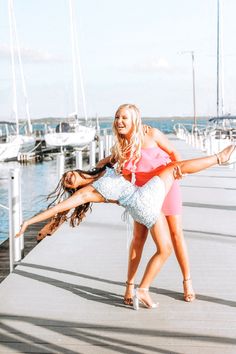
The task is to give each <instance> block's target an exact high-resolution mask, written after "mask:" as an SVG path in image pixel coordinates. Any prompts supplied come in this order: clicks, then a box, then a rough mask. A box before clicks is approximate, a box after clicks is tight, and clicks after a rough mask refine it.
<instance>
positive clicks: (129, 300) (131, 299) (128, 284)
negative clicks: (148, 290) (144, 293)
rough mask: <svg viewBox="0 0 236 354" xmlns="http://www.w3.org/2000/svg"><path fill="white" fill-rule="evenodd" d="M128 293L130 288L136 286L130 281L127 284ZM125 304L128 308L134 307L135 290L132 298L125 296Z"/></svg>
mask: <svg viewBox="0 0 236 354" xmlns="http://www.w3.org/2000/svg"><path fill="white" fill-rule="evenodd" d="M125 286H126V291H127V288H128V286H134V283H130V282H128V281H126V282H125ZM123 303H124V304H125V305H127V306H133V290H132V295H131V296H124V299H123Z"/></svg>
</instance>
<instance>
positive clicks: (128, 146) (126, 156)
mask: <svg viewBox="0 0 236 354" xmlns="http://www.w3.org/2000/svg"><path fill="white" fill-rule="evenodd" d="M121 109H126V110H128V111H129V112H130V114H131V118H132V122H133V131H132V134H131V136H130V138H129V139H127V138H126V137H125V136H124V135H121V134H119V133H118V132H117V129H116V126H115V120H114V122H113V127H112V130H113V133H114V140H115V142H114V145H113V147H112V149H111V160H112V161H114V162H117V172H121V170H122V168H123V167H124V165H125V163H126V162H127V161H132V163H133V168H134V169H135V168H136V164H137V162H138V161H139V159H140V157H141V146H142V142H143V136H144V134H143V128H142V121H141V113H140V110H139V109H138V107H137V106H136V105H134V104H129V103H126V104H122V105H121V106H119V107H118V109H117V111H116V114H115V116H116V115H117V114H118V113H119V111H120V110H121Z"/></svg>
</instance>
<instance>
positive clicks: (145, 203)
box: [92, 167, 165, 229]
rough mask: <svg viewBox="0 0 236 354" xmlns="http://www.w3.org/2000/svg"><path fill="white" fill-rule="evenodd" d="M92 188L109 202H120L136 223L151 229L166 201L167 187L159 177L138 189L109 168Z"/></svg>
mask: <svg viewBox="0 0 236 354" xmlns="http://www.w3.org/2000/svg"><path fill="white" fill-rule="evenodd" d="M92 186H93V187H94V188H95V189H96V190H97V191H98V192H99V193H100V194H101V195H102V196H103V197H104V198H105V199H106V200H107V201H118V203H119V205H121V206H123V207H124V208H125V209H126V210H127V211H128V212H129V213H130V215H131V216H132V217H133V219H134V220H135V221H137V222H139V223H140V224H143V225H145V226H146V227H147V228H149V229H150V228H151V227H152V226H153V225H154V224H155V223H156V221H157V219H158V217H159V214H160V212H161V207H162V203H163V201H164V199H165V185H164V182H163V181H162V179H161V178H159V177H158V176H155V177H153V178H152V179H150V180H149V181H148V182H147V183H146V184H145V185H143V186H142V187H138V186H135V185H134V184H132V183H131V182H129V181H127V180H126V179H125V178H124V177H123V176H122V175H120V174H117V173H116V171H115V170H114V169H113V168H108V167H107V168H106V172H105V174H104V175H103V176H102V177H100V178H99V179H98V180H96V181H95V182H93V183H92Z"/></svg>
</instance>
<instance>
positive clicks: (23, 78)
mask: <svg viewBox="0 0 236 354" xmlns="http://www.w3.org/2000/svg"><path fill="white" fill-rule="evenodd" d="M12 5H13V4H12ZM12 21H13V29H14V35H15V41H16V49H17V56H18V61H19V68H20V75H21V82H22V90H23V95H24V100H25V109H26V117H27V124H28V132H29V133H30V134H32V124H31V119H30V111H29V100H28V94H27V90H26V84H25V76H24V71H23V65H22V59H21V51H20V43H19V38H18V34H17V27H16V18H15V13H14V8H13V7H12Z"/></svg>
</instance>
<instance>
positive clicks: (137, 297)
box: [133, 288, 159, 310]
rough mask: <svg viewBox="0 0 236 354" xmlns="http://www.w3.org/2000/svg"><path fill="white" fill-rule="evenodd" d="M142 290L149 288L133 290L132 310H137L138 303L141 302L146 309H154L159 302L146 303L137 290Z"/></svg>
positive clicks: (145, 290) (146, 290)
mask: <svg viewBox="0 0 236 354" xmlns="http://www.w3.org/2000/svg"><path fill="white" fill-rule="evenodd" d="M140 290H141V291H144V292H148V291H149V289H148V288H137V289H135V292H134V297H133V309H134V310H139V303H141V304H142V305H144V306H145V307H146V308H148V309H155V308H157V307H158V306H159V303H158V302H157V303H152V304H148V303H147V302H146V301H145V300H144V299H142V298H141V297H140V294H139V291H140Z"/></svg>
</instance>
